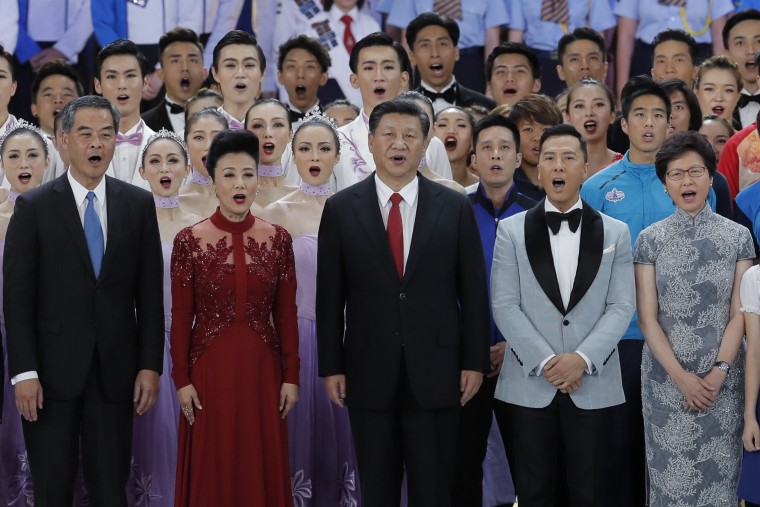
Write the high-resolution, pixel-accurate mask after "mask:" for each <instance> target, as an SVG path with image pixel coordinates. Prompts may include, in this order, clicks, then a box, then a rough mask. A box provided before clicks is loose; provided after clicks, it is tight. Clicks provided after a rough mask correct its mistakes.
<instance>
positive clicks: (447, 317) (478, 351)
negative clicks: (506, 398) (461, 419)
mask: <svg viewBox="0 0 760 507" xmlns="http://www.w3.org/2000/svg"><path fill="white" fill-rule="evenodd" d="M418 178H419V194H418V203H417V214H416V217H415V223H414V233H413V236H412V243H411V248H410V251H409V257H408V259H407V262H406V269H405V273H404V278H403V280H399V278H398V275H397V273H396V267H395V264H394V262H393V256H392V254H391V250H390V246H389V244H388V239H387V236H386V231H385V227H384V226H383V219H382V215H381V214H380V207H379V205H378V201H377V193H376V190H375V178H374V176H373V175H370V176H369V177H368V178H367V179H365V180H364V181H362V182H360V183H357V184H355V185H352V186H351V187H349V188H347V189H345V190H343V191H341V192H338V193H337V194H336V195H334V196H333V197H331V198H330V199H328V200H327V203H326V204H325V209H324V212H323V214H322V221H321V223H320V227H319V250H318V255H317V304H316V312H317V337H318V352H319V375H320V376H323V377H324V376H328V375H336V374H345V375H346V390H347V392H346V396H347V399H346V402H347V404H348V405H349V406H350V407H353V408H361V409H373V410H382V409H385V408H387V407H388V406H389V404H390V403H391V401H392V399H393V396H394V394H395V392H396V385H397V381H398V378H399V369H400V367H401V361H402V359H403V360H404V361H405V363H406V369H407V371H408V373H409V379H410V383H411V386H412V389H413V391H414V395H415V398H416V399H417V400H418V402H419V403H420V405H421V406H422V407H423V408H426V409H433V408H443V407H451V406H456V405H457V404H458V403H459V398H460V396H461V393H460V391H459V379H460V372H461V370H475V371H484V370H486V369H487V368H488V363H489V354H488V350H489V341H488V340H489V312H488V304H489V301H488V289H487V287H486V276H485V261H484V259H483V251H482V247H481V243H480V236H479V233H478V228H477V225H476V222H475V216H474V213H473V210H472V205H471V204H470V202H469V200H468V199H467V197H466V196H463V195H460V194H459V193H457V192H455V191H453V190H450V189H448V188H445V187H443V186H442V185H439V184H437V183H434V182H432V181H429V180H427V179H426V178H422V177H419V176H418ZM344 308H345V319H344ZM344 325H345V326H344ZM344 329H345V337H344ZM344 340H345V341H344Z"/></svg>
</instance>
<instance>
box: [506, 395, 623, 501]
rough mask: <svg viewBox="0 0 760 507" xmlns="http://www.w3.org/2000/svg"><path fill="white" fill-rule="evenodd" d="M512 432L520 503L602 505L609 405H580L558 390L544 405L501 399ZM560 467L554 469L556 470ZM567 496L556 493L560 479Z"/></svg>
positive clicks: (514, 472)
mask: <svg viewBox="0 0 760 507" xmlns="http://www.w3.org/2000/svg"><path fill="white" fill-rule="evenodd" d="M506 412H507V414H508V416H509V419H510V423H509V424H510V428H511V431H512V434H513V438H512V444H513V445H514V454H515V456H514V457H515V467H514V471H513V477H514V479H515V483H516V486H517V490H518V500H519V502H520V506H521V507H555V506H557V505H568V506H571V507H608V506H609V505H614V504H608V503H606V502H605V500H604V498H603V496H604V487H605V485H606V483H607V482H608V481H610V480H614V478H613V477H612V476H610V475H609V472H608V469H607V465H608V462H609V461H611V459H612V458H611V457H610V455H609V452H608V443H609V442H608V440H609V437H608V434H609V431H610V426H609V423H610V421H609V415H610V409H609V408H603V409H597V410H584V409H580V408H578V407H576V406H575V404H574V403H573V401H572V399H571V398H570V395H568V394H562V393H560V392H559V391H558V392H557V394H556V396H555V397H554V399H553V400H552V402H551V403H550V404H549V405H548V406H546V407H544V408H527V407H521V406H518V405H513V404H509V403H508V404H506ZM560 470H562V471H563V473H562V474H559V473H558V471H560ZM560 481H561V482H564V485H566V487H567V493H566V494H567V498H562V497H563V496H564V495H565V493H564V492H563V491H562V490H563V487H564V485H563V484H562V483H561V482H560Z"/></svg>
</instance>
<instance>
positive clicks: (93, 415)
mask: <svg viewBox="0 0 760 507" xmlns="http://www.w3.org/2000/svg"><path fill="white" fill-rule="evenodd" d="M97 363H98V361H97V358H96V359H95V360H94V361H93V365H92V367H91V369H90V374H89V376H88V378H87V382H86V383H85V388H84V391H83V392H82V394H81V395H80V396H79V398H77V399H74V400H55V399H51V398H45V399H44V401H43V407H44V408H42V410H39V411H38V418H37V421H35V422H28V421H26V420H23V421H22V424H23V430H24V441H25V443H26V448H27V452H28V456H29V465H30V468H31V472H32V480H33V482H34V501H35V506H36V507H58V506H60V507H71V505H72V502H73V497H74V481H75V478H76V474H77V471H78V468H79V451H80V445H81V452H82V470H83V472H84V482H85V485H86V487H87V491H88V493H89V499H90V505H91V506H92V507H126V505H127V495H126V486H127V479H128V478H129V466H130V461H131V456H132V410H133V406H132V402H130V401H126V402H110V401H108V400H106V399H105V396H104V395H103V390H102V387H101V385H100V382H101V380H100V368H99V366H98V364H97Z"/></svg>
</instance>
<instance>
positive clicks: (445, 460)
mask: <svg viewBox="0 0 760 507" xmlns="http://www.w3.org/2000/svg"><path fill="white" fill-rule="evenodd" d="M348 415H349V418H350V420H351V432H352V433H353V437H354V446H355V448H356V459H357V464H358V468H359V483H360V484H361V491H362V502H361V503H362V506H363V507H398V505H399V502H400V498H401V480H402V477H403V475H404V471H405V470H406V475H407V494H408V498H409V507H425V506H429V507H447V506H449V505H450V502H449V486H450V484H451V475H452V471H453V468H454V453H455V447H456V445H455V442H456V431H457V418H458V415H459V407H451V408H443V409H434V410H428V409H424V408H422V407H420V405H419V403H418V402H417V400H416V399H415V398H414V395H413V393H412V389H411V386H410V385H409V378H408V375H407V372H406V368H405V367H403V366H402V368H401V372H400V379H399V383H398V390H397V393H396V396H395V398H394V401H393V402H392V403H391V406H390V407H388V408H387V409H385V410H364V409H355V408H350V407H349V409H348Z"/></svg>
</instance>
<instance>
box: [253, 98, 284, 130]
mask: <svg viewBox="0 0 760 507" xmlns="http://www.w3.org/2000/svg"><path fill="white" fill-rule="evenodd" d="M267 104H274V105H275V106H279V107H281V108H282V110H283V111H285V121H287V122H288V130H289V129H290V128H291V127H292V126H293V125H292V124H291V122H290V111H289V110H288V106H286V105H285V104H283V103H282V102H280V101H279V100H277V99H272V98H266V99H258V100H257V101H256V102H254V103H253V105H252V106H251V107H249V108H248V111H246V112H245V120H243V125H246V128H247V125H248V117H249V116H250V115H251V111H252V110H253V108H255V107H258V106H265V105H267Z"/></svg>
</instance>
